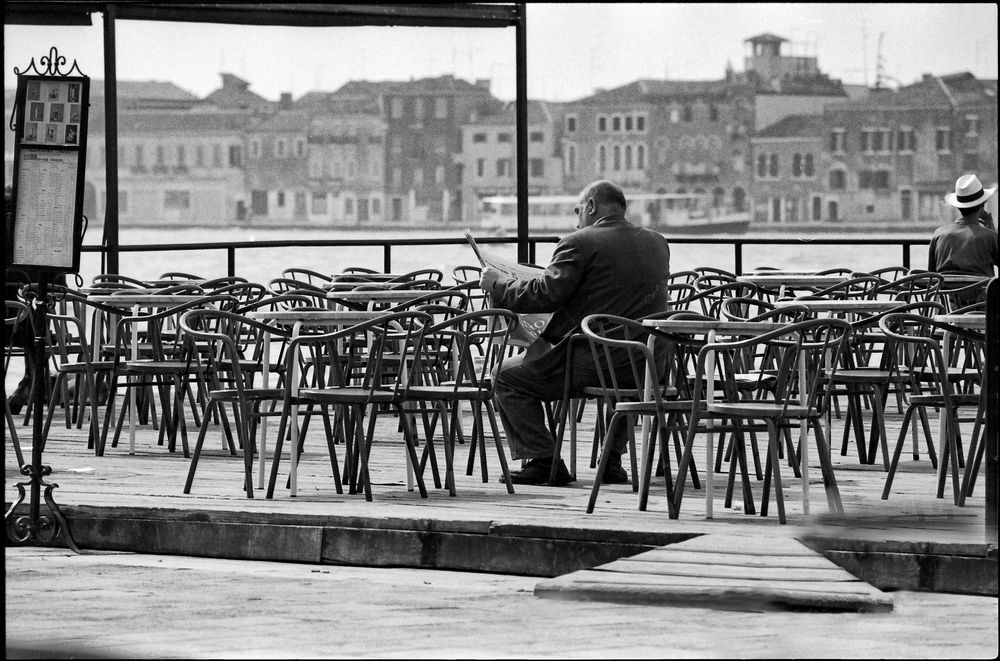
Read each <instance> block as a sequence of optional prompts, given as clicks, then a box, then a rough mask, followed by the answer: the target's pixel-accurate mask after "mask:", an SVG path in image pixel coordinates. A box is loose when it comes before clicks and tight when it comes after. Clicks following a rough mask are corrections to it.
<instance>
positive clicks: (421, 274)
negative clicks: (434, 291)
mask: <svg viewBox="0 0 1000 661" xmlns="http://www.w3.org/2000/svg"><path fill="white" fill-rule="evenodd" d="M443 279H444V273H442V272H441V271H440V270H438V269H434V268H426V269H416V270H414V271H410V272H409V273H404V274H402V275H398V276H396V277H395V278H392V279H390V280H389V282H406V281H412V280H434V281H435V282H438V283H440V282H441V281H442V280H443Z"/></svg>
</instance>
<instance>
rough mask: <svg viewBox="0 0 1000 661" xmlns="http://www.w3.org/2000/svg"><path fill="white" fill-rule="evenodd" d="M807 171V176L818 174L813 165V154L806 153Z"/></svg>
mask: <svg viewBox="0 0 1000 661" xmlns="http://www.w3.org/2000/svg"><path fill="white" fill-rule="evenodd" d="M805 173H806V176H807V177H812V176H813V175H814V174H816V169H815V168H814V167H813V155H812V154H806V165H805Z"/></svg>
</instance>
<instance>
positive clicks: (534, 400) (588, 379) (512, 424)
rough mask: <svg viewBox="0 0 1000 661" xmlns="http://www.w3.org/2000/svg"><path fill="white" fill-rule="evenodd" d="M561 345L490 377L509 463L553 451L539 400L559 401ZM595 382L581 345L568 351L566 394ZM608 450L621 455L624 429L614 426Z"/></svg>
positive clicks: (518, 359) (514, 361) (507, 364)
mask: <svg viewBox="0 0 1000 661" xmlns="http://www.w3.org/2000/svg"><path fill="white" fill-rule="evenodd" d="M566 354H567V342H566V341H563V342H560V343H559V344H557V345H555V346H554V347H553V349H552V350H550V351H548V352H546V353H544V354H542V355H541V356H539V357H538V358H537V359H534V360H532V359H525V354H523V353H522V354H520V355H517V356H513V357H511V358H509V359H507V360H505V361H504V364H503V368H502V369H501V370H500V372H499V373H498V374H497V375H496V387H495V390H494V391H495V393H496V397H497V402H498V403H499V409H500V421H501V423H502V424H503V428H504V432H505V433H506V434H507V445H508V446H509V447H510V453H511V457H512V458H513V459H543V458H548V457H551V456H552V454H553V452H554V451H555V432H556V430H554V429H552V430H550V429H549V426H548V424H547V421H546V416H545V402H555V401H560V400H562V397H563V389H564V387H565V381H566V368H567V360H566ZM599 385H600V380H599V378H598V375H597V370H596V369H595V367H594V362H593V359H592V356H591V353H590V348H589V347H588V346H587V345H586V343H583V345H582V347H580V348H579V349H577V350H576V351H575V353H574V358H573V361H572V380H571V382H570V394H571V396H573V395H578V394H580V391H581V390H582V389H583V388H584V387H587V386H599ZM611 443H612V445H611V448H612V451H613V452H616V453H618V454H621V453H623V452H624V451H625V448H626V445H627V443H628V430H627V425H619V426H618V428H617V429H616V433H615V437H614V438H613V439H611Z"/></svg>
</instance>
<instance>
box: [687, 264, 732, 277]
mask: <svg viewBox="0 0 1000 661" xmlns="http://www.w3.org/2000/svg"><path fill="white" fill-rule="evenodd" d="M691 270H692V271H694V272H695V273H697V274H698V275H722V276H728V277H730V278H735V277H736V274H735V273H733V272H732V271H727V270H726V269H720V268H718V267H715V266H696V267H694V268H693V269H691Z"/></svg>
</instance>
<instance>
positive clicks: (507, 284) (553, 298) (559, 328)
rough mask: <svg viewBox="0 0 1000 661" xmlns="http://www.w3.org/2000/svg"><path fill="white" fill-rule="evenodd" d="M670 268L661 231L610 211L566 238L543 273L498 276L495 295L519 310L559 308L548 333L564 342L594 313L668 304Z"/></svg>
mask: <svg viewBox="0 0 1000 661" xmlns="http://www.w3.org/2000/svg"><path fill="white" fill-rule="evenodd" d="M669 274H670V248H669V246H668V245H667V240H666V239H664V238H663V236H662V235H661V234H658V233H656V232H653V231H652V230H648V229H644V228H641V227H636V226H635V225H632V224H631V223H630V222H629V221H628V220H627V219H626V218H625V217H624V216H607V217H605V218H602V219H601V220H598V221H597V222H596V223H594V224H593V225H591V226H590V227H585V228H583V229H580V230H577V231H575V232H573V233H572V234H570V235H568V236H566V237H565V238H563V239H562V240H561V241H560V242H559V244H558V245H557V246H556V249H555V252H554V253H553V254H552V261H551V262H550V263H549V265H548V266H547V267H546V268H545V270H544V271H540V273H539V276H538V277H536V278H532V279H530V280H506V279H501V280H498V281H497V282H496V283H495V284H494V286H493V290H492V297H493V298H492V300H493V305H496V306H497V307H502V308H507V309H510V310H513V311H514V312H551V313H553V314H552V318H551V319H550V320H549V322H548V324H547V325H546V326H545V330H544V331H542V338H543V339H545V340H547V341H548V342H551V343H552V344H559V342H560V340H562V339H563V338H565V337H567V336H568V335H570V334H572V333H574V332H576V331H579V330H580V322H581V321H582V320H583V318H584V317H586V316H587V315H590V314H614V315H619V316H622V317H628V318H630V319H638V318H640V317H644V316H646V315H649V314H653V313H654V312H661V311H663V310H666V309H667V300H668V299H667V287H666V285H667V276H668V275H669ZM585 353H586V354H587V358H588V359H589V349H588V350H586V352H585Z"/></svg>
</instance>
